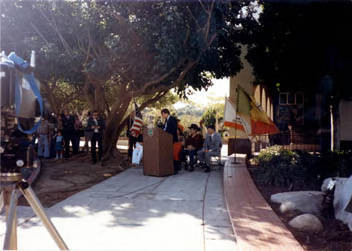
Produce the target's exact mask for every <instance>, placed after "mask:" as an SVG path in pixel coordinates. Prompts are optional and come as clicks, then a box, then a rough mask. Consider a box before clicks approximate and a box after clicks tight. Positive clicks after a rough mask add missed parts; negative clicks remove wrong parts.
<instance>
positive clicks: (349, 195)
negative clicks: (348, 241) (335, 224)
mask: <svg viewBox="0 0 352 251" xmlns="http://www.w3.org/2000/svg"><path fill="white" fill-rule="evenodd" d="M351 199H352V176H350V177H349V178H348V179H340V180H337V181H336V183H335V194H334V210H335V218H336V219H339V220H341V221H342V222H344V223H345V224H347V225H348V227H349V229H350V230H351V231H352V213H349V212H347V211H346V210H345V209H346V206H347V204H348V202H349V201H350V200H351Z"/></svg>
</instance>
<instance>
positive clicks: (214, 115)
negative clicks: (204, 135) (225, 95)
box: [202, 103, 225, 126]
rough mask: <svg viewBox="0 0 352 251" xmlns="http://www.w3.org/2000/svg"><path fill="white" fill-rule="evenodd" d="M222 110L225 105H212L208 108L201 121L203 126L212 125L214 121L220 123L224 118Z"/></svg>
mask: <svg viewBox="0 0 352 251" xmlns="http://www.w3.org/2000/svg"><path fill="white" fill-rule="evenodd" d="M224 109H225V105H224V104H223V103H222V104H214V105H211V106H209V107H208V108H207V109H206V111H205V112H204V114H203V116H202V120H203V121H204V125H205V126H208V125H214V126H215V124H216V121H218V122H219V121H221V120H222V119H223V117H224Z"/></svg>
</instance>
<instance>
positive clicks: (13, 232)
mask: <svg viewBox="0 0 352 251" xmlns="http://www.w3.org/2000/svg"><path fill="white" fill-rule="evenodd" d="M0 182H1V192H2V194H3V201H4V206H5V209H6V234H5V238H4V246H3V249H4V250H17V216H16V207H17V199H18V195H19V192H21V193H22V194H23V196H24V197H25V199H26V200H27V202H28V204H29V205H30V206H31V208H32V209H33V211H34V212H35V213H36V215H37V216H38V217H39V218H40V220H41V221H42V223H43V224H44V226H45V228H46V229H47V231H48V232H49V234H50V235H51V237H52V238H53V240H54V241H55V242H56V245H57V246H58V247H59V248H60V249H61V250H68V247H67V246H66V244H65V242H64V240H63V239H62V238H61V236H60V235H59V233H58V232H57V230H56V228H55V226H54V225H53V223H52V222H51V221H50V219H49V218H48V216H46V214H45V212H44V210H43V207H42V205H41V203H40V201H39V200H38V198H37V197H36V195H35V194H34V192H33V190H32V188H31V187H30V186H29V184H28V182H27V181H25V180H24V179H23V178H22V175H21V173H17V172H15V173H0Z"/></svg>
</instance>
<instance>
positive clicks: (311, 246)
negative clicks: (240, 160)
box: [249, 167, 352, 251]
mask: <svg viewBox="0 0 352 251" xmlns="http://www.w3.org/2000/svg"><path fill="white" fill-rule="evenodd" d="M256 168H259V167H250V168H249V171H250V173H251V175H252V178H253V180H254V182H255V183H256V185H257V188H258V189H259V191H260V192H261V194H262V195H263V197H264V198H265V200H266V201H267V202H268V204H269V205H270V206H271V207H272V209H273V210H274V211H275V213H276V214H277V215H278V216H279V218H280V219H281V221H282V222H283V223H284V224H285V225H286V227H287V228H288V229H289V230H290V231H291V232H292V234H293V235H294V236H295V238H296V239H297V240H298V241H299V242H300V243H301V245H302V246H303V247H304V248H305V249H306V250H309V251H349V250H352V232H351V231H350V230H349V229H348V227H347V226H346V225H345V224H343V223H342V222H341V221H339V220H336V219H335V218H331V219H328V218H320V220H321V222H322V224H323V226H324V230H323V231H321V232H319V233H317V234H307V233H304V232H300V231H298V230H296V229H294V228H292V227H290V226H289V225H288V222H289V221H290V220H291V219H293V217H295V216H297V215H299V214H300V213H298V212H297V213H293V214H291V215H286V214H282V213H281V212H280V210H279V205H278V204H276V203H272V202H271V201H270V196H271V195H272V194H275V193H281V192H288V189H287V188H284V187H273V186H268V185H263V184H260V183H259V182H257V181H256V178H258V172H256Z"/></svg>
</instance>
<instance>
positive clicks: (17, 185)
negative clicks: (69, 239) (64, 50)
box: [0, 51, 68, 250]
mask: <svg viewBox="0 0 352 251" xmlns="http://www.w3.org/2000/svg"><path fill="white" fill-rule="evenodd" d="M33 67H34V52H33V51H32V56H31V64H30V65H29V64H28V63H27V62H26V61H25V60H23V59H22V58H20V57H18V56H17V55H16V54H15V53H13V52H11V53H10V54H9V55H8V56H6V55H5V53H4V52H3V53H1V58H0V86H1V88H0V91H1V93H0V94H1V117H0V120H1V135H0V143H1V145H0V155H1V167H0V168H1V172H0V188H1V197H2V198H0V200H1V199H3V205H4V207H5V209H6V233H5V237H4V245H3V249H4V250H17V230H16V229H17V216H16V206H17V199H18V195H19V192H21V193H22V194H23V196H24V197H25V198H26V200H27V202H28V203H29V205H30V206H31V208H32V209H33V210H34V212H35V213H36V215H37V216H38V217H39V218H40V219H41V220H42V222H43V224H44V226H45V227H46V229H47V230H48V232H49V233H50V235H51V236H52V238H53V239H54V241H55V242H56V244H57V246H58V247H59V248H60V249H61V250H68V247H67V245H66V244H65V242H64V240H63V239H62V238H61V236H60V235H59V233H58V232H57V230H56V228H55V226H54V225H53V223H52V222H51V221H50V219H49V218H48V217H47V216H46V215H45V212H44V209H43V206H42V205H41V204H40V201H39V199H38V198H37V197H36V196H35V194H34V192H33V190H32V188H31V187H30V185H29V183H28V182H27V178H28V177H29V176H30V174H31V171H30V170H31V169H33V168H36V167H39V165H40V163H41V162H40V160H39V159H38V158H37V156H36V153H35V151H34V139H33V138H31V134H33V133H35V132H36V131H37V128H38V127H39V125H40V119H41V117H42V115H43V112H44V106H43V100H42V97H41V95H40V91H39V81H38V80H36V79H35V78H34V74H33V72H32V69H33ZM37 107H39V112H38V108H37ZM37 170H38V169H37ZM0 202H1V201H0ZM0 204H1V203H0Z"/></svg>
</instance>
